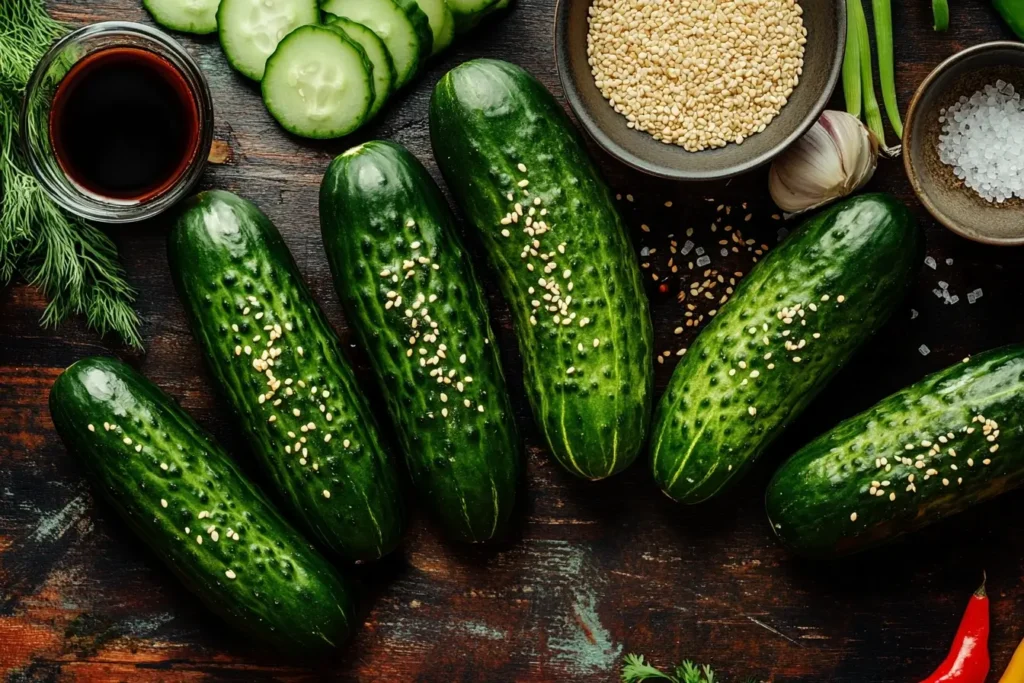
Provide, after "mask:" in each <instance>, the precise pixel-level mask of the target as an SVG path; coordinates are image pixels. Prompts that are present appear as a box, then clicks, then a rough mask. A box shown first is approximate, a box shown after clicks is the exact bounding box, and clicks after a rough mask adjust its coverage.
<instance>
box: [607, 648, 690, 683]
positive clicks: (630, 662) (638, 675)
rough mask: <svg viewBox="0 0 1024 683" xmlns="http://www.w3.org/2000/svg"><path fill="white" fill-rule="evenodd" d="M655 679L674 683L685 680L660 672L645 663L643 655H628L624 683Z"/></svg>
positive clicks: (624, 669) (624, 670)
mask: <svg viewBox="0 0 1024 683" xmlns="http://www.w3.org/2000/svg"><path fill="white" fill-rule="evenodd" d="M677 673H678V670H677ZM654 679H660V680H664V681H673V682H674V683H682V681H683V679H680V678H677V677H676V676H669V675H667V674H664V673H662V672H661V671H658V669H656V668H654V667H653V666H651V665H649V664H648V663H647V662H645V661H644V656H643V655H633V654H629V655H626V658H625V660H624V661H623V666H622V683H638V682H639V681H649V680H654Z"/></svg>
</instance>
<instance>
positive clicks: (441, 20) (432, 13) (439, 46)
mask: <svg viewBox="0 0 1024 683" xmlns="http://www.w3.org/2000/svg"><path fill="white" fill-rule="evenodd" d="M415 1H416V5H417V6H418V7H419V8H420V9H421V10H423V13H424V14H426V15H427V21H428V22H429V23H430V32H431V34H432V35H433V41H432V43H433V47H432V48H431V50H430V54H431V55H436V54H437V53H438V52H440V51H441V50H443V49H445V48H446V47H448V46H449V45H451V42H452V39H453V38H454V37H455V23H454V22H455V19H454V18H453V17H452V11H451V10H450V9H448V5H447V4H446V3H445V1H444V0H415Z"/></svg>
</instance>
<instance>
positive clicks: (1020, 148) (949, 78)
mask: <svg viewBox="0 0 1024 683" xmlns="http://www.w3.org/2000/svg"><path fill="white" fill-rule="evenodd" d="M1022 91H1024V43H1016V42H994V43H984V44H982V45H975V46H974V47H971V48H968V49H966V50H963V51H961V52H958V53H957V54H955V55H953V56H952V57H950V58H949V59H947V60H946V61H944V62H943V63H942V64H940V65H939V66H937V67H936V68H935V70H934V71H932V73H931V74H930V75H929V76H928V77H927V78H926V79H925V80H924V82H923V83H921V86H920V87H919V88H918V90H917V94H915V95H914V99H913V100H911V103H910V108H909V109H908V110H907V118H906V125H905V126H904V129H903V163H904V166H905V167H906V170H907V176H908V177H909V178H910V184H911V185H912V186H913V188H914V192H915V193H917V196H918V199H920V200H921V203H922V204H924V206H925V208H927V209H928V211H929V212H930V213H931V214H932V215H933V216H934V217H935V218H936V220H938V221H939V222H940V223H942V224H943V225H945V226H946V227H947V228H949V229H950V230H952V231H953V232H955V233H957V234H959V235H961V236H962V237H966V238H967V239H971V240H974V241H976V242H984V243H986V244H997V245H1024V100H1022V98H1021V92H1022Z"/></svg>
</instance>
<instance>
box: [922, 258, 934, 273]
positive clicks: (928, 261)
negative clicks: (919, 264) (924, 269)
mask: <svg viewBox="0 0 1024 683" xmlns="http://www.w3.org/2000/svg"><path fill="white" fill-rule="evenodd" d="M924 264H925V265H926V266H928V267H929V268H931V269H932V270H935V259H933V258H932V257H931V256H926V257H925V258H924Z"/></svg>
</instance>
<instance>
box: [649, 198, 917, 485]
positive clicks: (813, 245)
mask: <svg viewBox="0 0 1024 683" xmlns="http://www.w3.org/2000/svg"><path fill="white" fill-rule="evenodd" d="M922 248H923V241H922V235H921V232H920V230H919V229H918V227H917V225H916V224H915V223H914V220H913V218H912V217H911V215H910V212H909V211H908V210H907V208H906V206H904V205H903V204H902V203H900V202H899V201H897V200H896V199H895V198H893V197H891V196H888V195H882V194H869V195H861V196H859V197H855V198H853V199H848V200H846V201H843V202H840V203H838V204H836V205H835V206H833V207H832V208H830V209H828V210H826V211H824V212H822V213H820V214H818V215H817V216H815V217H813V218H811V219H810V220H808V221H807V222H805V223H804V224H803V225H802V226H801V227H800V228H799V229H798V230H797V231H796V232H795V233H794V234H793V235H791V236H790V237H788V238H787V239H786V240H785V241H784V242H783V243H782V244H781V245H779V246H778V247H777V248H776V249H775V250H774V251H772V252H771V253H769V254H768V256H767V257H766V258H765V259H764V260H763V261H762V262H761V263H759V264H758V265H757V266H755V267H754V269H753V270H752V271H751V272H750V273H749V274H748V275H747V277H745V278H744V279H743V280H741V281H740V283H739V285H738V286H737V287H736V292H735V293H734V294H733V296H732V298H731V299H730V300H729V301H728V302H727V303H726V304H725V305H724V306H722V308H721V310H720V311H719V313H718V315H717V316H716V317H715V318H714V319H712V321H711V322H710V323H709V324H708V326H707V327H706V328H704V330H702V331H701V333H700V334H699V335H698V336H697V339H696V340H695V341H694V343H693V344H692V345H691V346H690V348H689V349H688V351H687V352H686V355H685V356H683V358H682V360H680V361H679V365H678V366H676V369H675V373H674V374H673V375H672V379H671V381H670V382H669V386H668V389H667V391H666V392H665V395H664V396H663V397H662V399H661V402H660V403H659V404H658V407H657V410H656V412H655V418H654V429H653V432H652V435H651V467H652V469H653V472H654V478H655V480H656V481H657V483H658V486H660V487H661V489H662V490H663V491H664V492H665V493H666V494H667V495H668V496H669V497H671V498H673V499H675V500H677V501H680V502H683V503H700V502H701V501H704V500H707V499H709V498H711V497H712V496H715V495H716V494H718V493H719V492H720V491H722V490H723V489H725V487H726V486H727V485H728V484H730V483H732V482H735V481H736V480H737V479H738V478H739V477H740V475H742V474H743V472H745V471H746V470H747V468H748V467H749V466H750V465H751V463H753V462H754V460H755V459H756V458H757V456H759V455H760V454H761V452H762V451H764V449H765V448H766V447H767V446H768V445H769V444H770V443H771V442H772V441H774V440H775V438H776V437H777V436H778V435H779V434H780V433H782V430H783V429H785V427H786V425H788V424H789V423H790V422H791V421H792V420H793V419H795V418H796V416H797V415H799V414H800V413H801V412H802V411H803V409H804V408H805V407H806V406H807V404H808V403H810V401H811V400H812V399H813V398H814V397H815V396H816V395H817V394H818V392H819V391H821V389H822V388H823V387H824V386H825V385H826V384H827V383H828V381H829V380H830V379H831V378H832V377H833V376H834V375H835V374H836V372H838V371H839V369H840V368H841V367H843V365H844V364H845V363H846V361H847V360H849V358H850V357H851V356H852V355H853V353H854V351H856V350H857V349H858V348H859V347H860V346H861V344H863V343H864V341H865V340H867V339H868V338H869V337H870V336H871V335H872V334H874V333H875V331H876V330H878V329H879V328H880V327H881V326H882V324H883V323H885V321H886V320H888V318H889V316H890V314H891V313H892V312H893V311H894V310H895V308H896V306H897V305H899V303H900V302H901V301H902V300H903V297H904V295H905V293H906V291H907V289H908V287H909V285H910V283H911V280H912V277H913V274H914V272H915V271H916V269H917V267H918V264H919V263H920V258H921V255H922Z"/></svg>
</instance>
